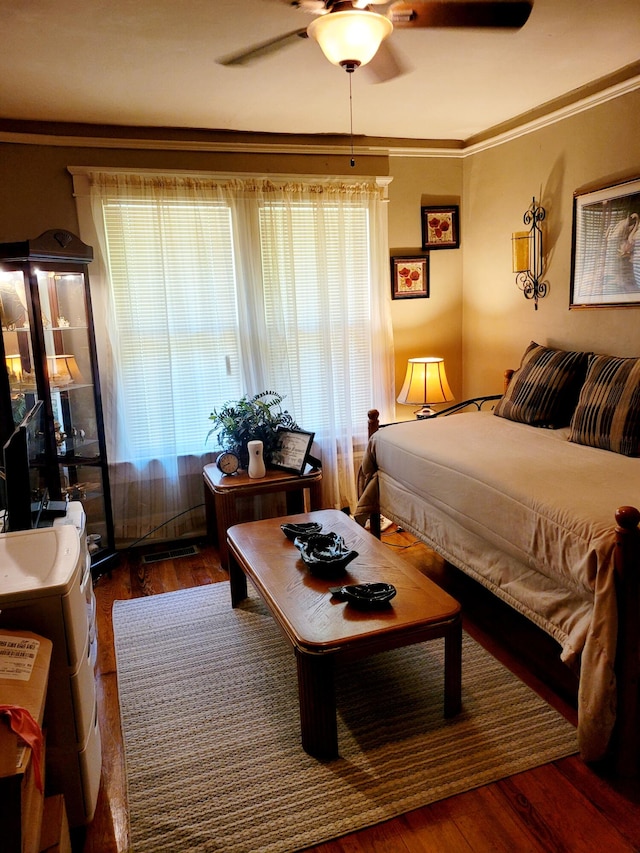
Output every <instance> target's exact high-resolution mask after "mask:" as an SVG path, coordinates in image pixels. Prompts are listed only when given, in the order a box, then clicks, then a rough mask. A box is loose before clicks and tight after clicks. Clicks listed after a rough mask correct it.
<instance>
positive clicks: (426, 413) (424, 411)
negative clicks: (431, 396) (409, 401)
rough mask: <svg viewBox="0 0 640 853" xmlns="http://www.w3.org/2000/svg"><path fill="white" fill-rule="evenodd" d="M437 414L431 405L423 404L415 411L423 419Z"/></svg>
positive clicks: (419, 418) (418, 417)
mask: <svg viewBox="0 0 640 853" xmlns="http://www.w3.org/2000/svg"><path fill="white" fill-rule="evenodd" d="M434 415H435V411H434V409H432V408H431V406H423V407H422V408H421V409H417V411H416V412H415V416H416V418H417V419H418V420H419V421H421V420H423V419H424V418H432V417H433V416H434Z"/></svg>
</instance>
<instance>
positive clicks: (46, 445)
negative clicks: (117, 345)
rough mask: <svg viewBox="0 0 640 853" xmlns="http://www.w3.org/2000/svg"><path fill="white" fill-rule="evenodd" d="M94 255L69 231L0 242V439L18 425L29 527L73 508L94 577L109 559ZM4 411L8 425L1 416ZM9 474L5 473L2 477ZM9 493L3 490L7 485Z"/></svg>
mask: <svg viewBox="0 0 640 853" xmlns="http://www.w3.org/2000/svg"><path fill="white" fill-rule="evenodd" d="M92 259H93V250H92V249H91V247H90V246H87V245H86V244H84V243H83V242H82V241H81V240H80V239H79V238H78V237H76V236H74V235H73V234H71V233H70V232H68V231H64V230H52V231H46V232H45V233H44V234H41V235H40V236H39V237H37V238H35V239H33V240H26V241H23V242H17V243H0V317H1V322H2V350H3V351H2V353H0V356H1V358H2V361H3V362H4V364H5V366H6V376H2V379H1V380H0V394H1V395H2V399H1V407H2V409H3V417H2V420H1V421H0V430H2V432H3V434H2V436H0V438H1V439H2V442H3V444H4V443H5V442H6V441H7V439H8V437H9V436H8V435H7V432H8V431H9V430H10V429H11V428H13V429H15V428H16V427H18V426H19V425H20V424H21V423H26V422H27V420H28V416H29V414H30V413H31V412H32V411H33V410H34V407H35V406H36V404H37V403H38V402H41V406H40V407H39V412H40V416H39V419H38V424H39V428H38V430H36V431H34V430H33V429H32V430H31V433H32V436H31V437H32V438H33V433H36V434H37V436H38V438H37V441H35V442H34V441H32V443H36V444H37V447H36V448H34V447H30V448H29V470H30V475H31V484H32V485H31V490H32V501H33V503H32V508H33V513H34V525H36V526H37V525H38V524H40V525H41V524H43V523H44V524H46V523H47V521H48V520H50V519H51V518H52V517H55V516H56V515H59V514H61V513H62V512H64V506H65V504H66V502H67V501H72V500H73V501H81V502H82V505H83V507H84V510H85V513H86V521H87V534H88V542H89V548H90V552H91V561H92V571H93V574H94V577H95V576H97V575H99V574H102V573H104V571H107V570H108V569H109V568H110V567H111V562H112V561H114V560H115V547H114V534H113V520H112V514H111V499H110V493H109V477H108V469H107V455H106V447H105V440H104V428H103V419H102V404H101V398H100V385H99V377H98V368H97V358H96V345H95V336H94V328H93V317H92V310H91V297H90V292H89V279H88V264H89V263H90V261H91V260H92ZM8 411H10V413H11V417H10V418H9V417H8V414H7V413H8ZM7 471H8V469H7ZM6 488H7V491H9V490H10V489H11V484H10V483H6Z"/></svg>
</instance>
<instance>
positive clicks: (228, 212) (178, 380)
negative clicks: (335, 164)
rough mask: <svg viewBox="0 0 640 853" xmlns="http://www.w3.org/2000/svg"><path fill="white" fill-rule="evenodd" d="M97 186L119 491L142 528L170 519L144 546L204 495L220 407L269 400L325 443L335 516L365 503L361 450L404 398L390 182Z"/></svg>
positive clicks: (326, 482) (101, 177)
mask: <svg viewBox="0 0 640 853" xmlns="http://www.w3.org/2000/svg"><path fill="white" fill-rule="evenodd" d="M88 178H89V182H90V184H91V192H90V196H91V200H92V210H93V217H92V227H93V228H95V232H96V233H95V239H94V243H93V245H95V244H96V243H98V244H99V245H100V246H101V247H103V252H102V255H103V257H102V258H101V260H102V262H103V264H104V269H105V270H106V275H105V280H104V281H100V282H99V284H98V285H97V286H99V287H101V290H102V292H103V293H104V294H105V296H106V298H105V306H106V308H105V313H106V315H107V316H106V324H105V330H104V337H105V342H104V345H103V347H102V352H103V353H105V355H104V357H103V361H105V362H106V369H105V365H103V364H102V363H101V371H103V370H104V374H105V375H106V382H107V385H108V387H109V392H108V394H107V400H108V401H109V403H108V406H107V407H106V408H108V409H109V410H110V412H107V411H106V418H105V420H106V424H107V435H108V444H109V459H110V462H111V464H112V465H113V466H115V467H118V466H120V467H121V470H120V471H119V472H118V474H116V476H115V477H114V478H113V482H114V483H116V486H115V488H116V489H119V490H120V491H121V493H122V494H121V496H120V507H121V512H122V514H123V515H124V516H126V517H127V518H131V517H132V515H135V513H136V510H135V507H133V506H132V504H133V502H134V500H135V502H136V503H137V504H138V505H140V503H142V504H143V505H144V504H145V503H147V502H148V503H149V505H151V504H153V505H154V507H155V509H154V510H153V512H151V513H149V512H146V513H145V518H144V520H142V521H141V522H140V525H139V529H138V530H137V531H136V534H137V535H141V534H142V533H144V524H145V523H146V524H148V523H149V519H150V518H153V520H154V522H155V521H157V520H158V519H160V518H162V517H163V516H168V515H170V514H171V513H172V512H174V511H175V510H176V509H178V508H180V507H183V506H184V505H185V503H187V502H188V501H189V500H192V495H193V494H194V490H195V488H196V487H195V482H197V483H198V486H199V488H200V491H201V467H202V459H203V454H204V453H205V452H206V451H207V450H208V449H209V450H211V449H213V448H211V447H209V448H207V447H206V446H205V439H206V435H207V433H208V430H209V426H210V422H209V421H208V415H209V413H210V412H211V411H212V409H214V408H215V407H217V406H219V405H222V404H223V403H224V402H226V401H228V400H233V399H238V398H239V397H241V396H242V395H243V394H254V393H258V392H260V391H264V390H274V391H277V392H278V393H280V394H282V395H283V396H284V397H285V403H284V405H285V407H286V408H287V409H288V410H289V411H290V412H291V413H292V414H293V415H294V417H295V418H296V420H297V421H298V423H299V424H300V426H301V427H302V428H304V429H308V430H311V431H314V432H315V433H316V440H317V443H318V445H319V452H320V453H321V455H322V460H323V490H324V491H325V493H326V494H325V496H324V498H325V503H326V505H328V506H331V505H333V506H344V505H345V504H349V505H352V504H354V505H355V501H356V495H355V472H356V469H357V464H358V461H359V460H358V458H357V453H356V455H355V456H354V447H359V448H360V449H361V448H362V447H363V446H364V444H365V443H366V427H367V424H366V412H367V410H368V409H369V408H371V407H372V405H375V406H376V408H379V409H380V408H381V407H382V408H384V407H385V406H387V407H388V408H390V405H391V400H392V391H393V388H392V380H391V377H392V370H393V368H392V347H391V335H390V321H389V320H388V311H387V310H386V306H385V305H384V300H385V297H388V269H387V267H388V249H387V243H386V214H385V215H383V213H382V212H381V208H382V207H383V205H382V200H381V191H380V188H379V187H378V186H377V185H376V183H375V182H373V181H368V182H362V183H349V184H347V185H345V184H344V183H342V182H339V181H333V182H332V181H328V180H323V181H321V182H320V183H292V182H290V181H286V182H284V181H283V182H281V183H278V182H274V181H273V180H271V181H266V180H265V181H258V180H253V179H252V180H247V181H240V180H236V179H234V180H220V181H216V180H212V179H211V178H203V179H201V180H199V179H196V178H183V177H181V176H147V175H138V176H132V175H126V174H122V173H116V174H105V173H89V175H88ZM80 195H82V194H80ZM85 197H86V195H85ZM81 209H82V204H79V212H80V211H81ZM81 219H82V216H81ZM87 227H89V226H87ZM83 234H85V239H86V233H85V232H84V231H83ZM95 284H96V283H95V277H94V275H93V274H92V289H93V287H94V286H95ZM383 294H384V295H383ZM96 332H97V334H99V330H98V329H96ZM187 459H191V460H192V461H191V462H190V463H189V464H186V463H185V460H187ZM185 465H186V468H185ZM188 480H190V481H191V486H187V481H188ZM133 481H135V487H133V486H132V483H133ZM160 482H162V488H160V487H159V483H160ZM145 483H146V484H147V485H146V486H145ZM171 483H173V484H174V485H173V493H171ZM185 490H186V491H185ZM183 492H184V494H182V493H183ZM171 494H173V496H170V495H171ZM145 495H146V496H145ZM176 495H178V497H176ZM187 495H188V497H187ZM132 496H135V498H133V497H132ZM114 506H115V507H116V508H117V507H118V496H114ZM187 508H188V507H187V506H184V509H187ZM114 515H115V516H116V527H117V526H118V512H117V509H116V510H115V511H114ZM134 527H135V525H134ZM123 535H124V534H123ZM169 535H170V534H169Z"/></svg>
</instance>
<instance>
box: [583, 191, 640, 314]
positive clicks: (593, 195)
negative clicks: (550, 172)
mask: <svg viewBox="0 0 640 853" xmlns="http://www.w3.org/2000/svg"><path fill="white" fill-rule="evenodd" d="M633 306H640V178H635V179H633V180H629V181H624V182H623V183H619V184H614V185H611V186H606V187H602V188H600V189H594V190H590V191H589V192H576V193H574V196H573V226H572V236H571V293H570V297H569V308H624V307H627V308H628V307H633Z"/></svg>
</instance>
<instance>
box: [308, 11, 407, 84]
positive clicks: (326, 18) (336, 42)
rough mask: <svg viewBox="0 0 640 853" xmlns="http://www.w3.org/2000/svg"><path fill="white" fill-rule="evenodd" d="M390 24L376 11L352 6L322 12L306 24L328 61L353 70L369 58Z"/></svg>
mask: <svg viewBox="0 0 640 853" xmlns="http://www.w3.org/2000/svg"><path fill="white" fill-rule="evenodd" d="M392 32H393V24H392V23H391V21H390V20H389V19H388V18H385V17H384V15H378V14H377V13H376V12H366V11H364V10H359V9H352V10H346V11H344V12H330V13H329V14H328V15H321V16H320V17H318V18H316V19H315V20H314V21H312V22H311V23H310V24H309V26H308V27H307V35H308V36H309V37H310V38H312V39H315V41H317V42H318V44H319V45H320V48H321V49H322V52H323V53H324V55H325V56H326V57H327V59H328V60H329V62H332V63H333V64H334V65H341V66H342V67H343V68H347V70H348V71H353V69H354V68H357V67H358V66H360V65H366V64H367V62H371V60H372V59H373V57H374V56H375V55H376V53H377V51H378V48H379V47H380V45H381V44H382V41H383V40H384V39H385V38H387V36H389V35H390V34H391V33H392Z"/></svg>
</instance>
